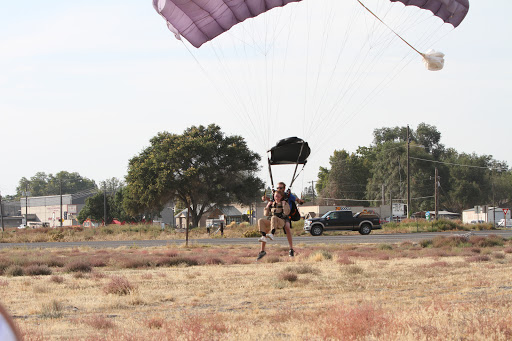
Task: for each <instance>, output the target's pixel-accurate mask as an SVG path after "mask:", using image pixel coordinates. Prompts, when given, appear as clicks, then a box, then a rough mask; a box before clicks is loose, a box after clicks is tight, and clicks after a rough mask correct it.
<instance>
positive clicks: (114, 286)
mask: <svg viewBox="0 0 512 341" xmlns="http://www.w3.org/2000/svg"><path fill="white" fill-rule="evenodd" d="M103 290H104V291H105V293H106V294H113V295H119V296H124V295H128V294H130V293H131V292H132V291H134V290H135V286H134V285H133V284H131V283H130V282H129V281H128V280H127V279H126V277H123V276H114V277H112V279H111V280H110V282H109V283H108V284H107V285H106V286H105V287H104V288H103Z"/></svg>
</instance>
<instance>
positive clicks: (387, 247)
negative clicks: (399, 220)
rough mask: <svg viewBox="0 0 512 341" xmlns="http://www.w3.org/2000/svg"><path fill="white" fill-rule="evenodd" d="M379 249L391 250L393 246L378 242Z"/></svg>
mask: <svg viewBox="0 0 512 341" xmlns="http://www.w3.org/2000/svg"><path fill="white" fill-rule="evenodd" d="M379 249H380V250H393V246H392V245H389V244H380V245H379Z"/></svg>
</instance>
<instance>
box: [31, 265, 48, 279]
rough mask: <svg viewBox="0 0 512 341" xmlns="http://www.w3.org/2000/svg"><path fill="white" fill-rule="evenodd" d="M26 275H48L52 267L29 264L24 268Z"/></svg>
mask: <svg viewBox="0 0 512 341" xmlns="http://www.w3.org/2000/svg"><path fill="white" fill-rule="evenodd" d="M24 273H25V275H27V276H48V275H51V274H52V269H50V268H49V267H48V266H46V265H30V266H28V267H26V268H25V270H24Z"/></svg>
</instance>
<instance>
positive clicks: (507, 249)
mask: <svg viewBox="0 0 512 341" xmlns="http://www.w3.org/2000/svg"><path fill="white" fill-rule="evenodd" d="M503 252H505V253H512V247H507V248H506V249H505V250H503Z"/></svg>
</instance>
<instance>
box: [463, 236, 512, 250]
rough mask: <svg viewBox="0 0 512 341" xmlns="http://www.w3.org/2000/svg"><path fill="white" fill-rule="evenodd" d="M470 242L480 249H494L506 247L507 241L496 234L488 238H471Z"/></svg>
mask: <svg viewBox="0 0 512 341" xmlns="http://www.w3.org/2000/svg"><path fill="white" fill-rule="evenodd" d="M469 241H470V242H471V244H473V245H474V246H478V247H494V246H503V245H505V239H503V238H502V237H499V236H497V235H495V234H492V235H489V236H487V237H484V236H471V237H470V238H469Z"/></svg>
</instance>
